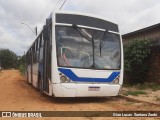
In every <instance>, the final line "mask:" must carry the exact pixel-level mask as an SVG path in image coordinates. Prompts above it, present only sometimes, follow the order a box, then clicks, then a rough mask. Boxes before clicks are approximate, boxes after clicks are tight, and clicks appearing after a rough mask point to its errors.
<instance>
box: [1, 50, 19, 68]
mask: <svg viewBox="0 0 160 120" xmlns="http://www.w3.org/2000/svg"><path fill="white" fill-rule="evenodd" d="M0 61H1V67H2V68H4V69H8V68H17V67H18V66H17V55H16V54H15V53H14V52H12V51H10V50H9V49H0Z"/></svg>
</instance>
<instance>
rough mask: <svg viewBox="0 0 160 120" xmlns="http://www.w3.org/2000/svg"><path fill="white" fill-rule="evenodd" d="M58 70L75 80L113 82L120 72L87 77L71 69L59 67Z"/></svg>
mask: <svg viewBox="0 0 160 120" xmlns="http://www.w3.org/2000/svg"><path fill="white" fill-rule="evenodd" d="M58 70H59V71H60V72H61V73H63V74H64V75H66V76H67V77H68V78H69V79H71V80H72V81H74V82H112V81H113V80H114V79H115V78H116V77H117V76H118V75H119V74H120V72H113V73H112V74H111V75H110V76H109V77H108V78H87V77H78V76H77V75H75V74H74V73H73V72H72V70H70V69H64V68H58Z"/></svg>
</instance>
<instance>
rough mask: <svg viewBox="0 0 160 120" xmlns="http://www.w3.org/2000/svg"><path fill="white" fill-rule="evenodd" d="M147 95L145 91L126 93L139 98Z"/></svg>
mask: <svg viewBox="0 0 160 120" xmlns="http://www.w3.org/2000/svg"><path fill="white" fill-rule="evenodd" d="M140 94H141V95H145V94H147V93H146V92H144V91H127V92H126V93H125V95H127V96H128V95H133V96H138V95H140Z"/></svg>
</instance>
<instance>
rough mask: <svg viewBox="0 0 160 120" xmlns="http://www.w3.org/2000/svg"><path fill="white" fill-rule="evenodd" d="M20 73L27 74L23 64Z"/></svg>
mask: <svg viewBox="0 0 160 120" xmlns="http://www.w3.org/2000/svg"><path fill="white" fill-rule="evenodd" d="M19 71H20V72H21V73H22V74H23V75H24V74H25V65H24V64H21V65H20V67H19Z"/></svg>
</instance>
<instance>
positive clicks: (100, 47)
mask: <svg viewBox="0 0 160 120" xmlns="http://www.w3.org/2000/svg"><path fill="white" fill-rule="evenodd" d="M105 35H106V31H105V32H104V33H103V37H102V39H101V40H100V46H99V51H100V57H101V55H102V54H101V53H102V44H103V43H104V38H105Z"/></svg>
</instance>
